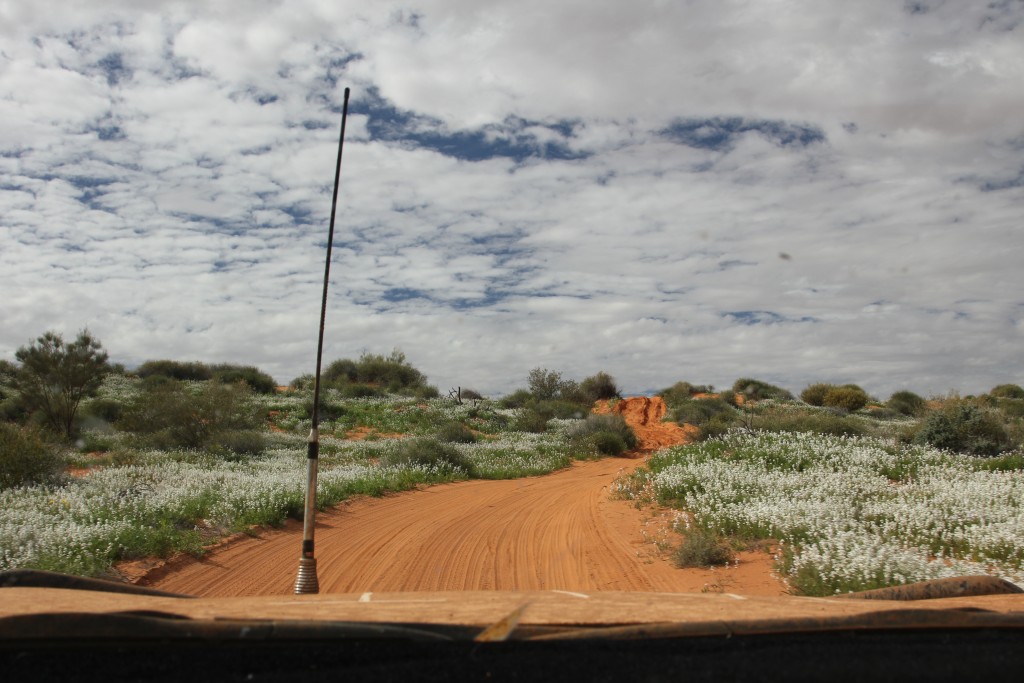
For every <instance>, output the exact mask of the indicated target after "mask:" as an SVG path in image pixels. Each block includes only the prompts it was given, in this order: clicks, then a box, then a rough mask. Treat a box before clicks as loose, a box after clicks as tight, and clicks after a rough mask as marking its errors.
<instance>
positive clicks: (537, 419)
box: [512, 407, 551, 434]
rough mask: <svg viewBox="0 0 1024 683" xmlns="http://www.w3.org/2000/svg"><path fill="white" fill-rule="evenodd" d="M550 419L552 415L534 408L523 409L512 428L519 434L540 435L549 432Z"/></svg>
mask: <svg viewBox="0 0 1024 683" xmlns="http://www.w3.org/2000/svg"><path fill="white" fill-rule="evenodd" d="M550 419H551V415H550V414H547V415H545V414H543V413H540V412H538V411H537V410H536V409H534V408H532V407H531V408H522V409H520V411H519V414H518V415H517V416H516V419H515V421H514V422H513V423H512V428H513V429H514V430H516V431H519V432H531V433H533V434H540V433H542V432H546V431H547V429H548V420H550Z"/></svg>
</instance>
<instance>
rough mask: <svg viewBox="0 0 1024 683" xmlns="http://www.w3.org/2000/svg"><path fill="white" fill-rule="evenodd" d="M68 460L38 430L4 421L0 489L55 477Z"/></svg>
mask: <svg viewBox="0 0 1024 683" xmlns="http://www.w3.org/2000/svg"><path fill="white" fill-rule="evenodd" d="M64 464H65V463H64V458H63V457H62V456H61V454H60V452H59V451H58V450H57V449H56V448H55V447H54V446H53V445H52V444H49V443H47V442H46V441H45V440H44V439H43V438H42V436H41V435H40V434H39V432H38V431H36V430H34V429H29V428H27V427H20V426H18V425H14V424H9V423H6V422H0V490H2V489H9V488H14V487H16V486H27V485H29V484H37V483H43V482H48V481H52V480H54V479H56V478H57V477H58V476H59V475H60V474H61V473H62V472H63V471H64Z"/></svg>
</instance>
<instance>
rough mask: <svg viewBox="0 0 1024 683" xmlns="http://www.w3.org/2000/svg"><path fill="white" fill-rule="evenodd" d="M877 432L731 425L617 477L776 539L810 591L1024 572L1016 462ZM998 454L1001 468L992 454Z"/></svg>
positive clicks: (740, 530) (641, 491)
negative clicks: (753, 428) (731, 428)
mask: <svg viewBox="0 0 1024 683" xmlns="http://www.w3.org/2000/svg"><path fill="white" fill-rule="evenodd" d="M1014 458H1016V459H1019V454H1018V455H1015V456H1010V457H1008V458H1006V459H1003V460H999V459H984V458H975V457H969V456H961V455H953V454H950V453H946V452H943V451H940V450H937V449H934V448H931V447H925V446H918V445H907V444H902V443H898V442H897V441H895V440H893V439H885V438H879V437H844V436H826V435H821V434H813V433H788V432H779V433H768V432H752V431H746V430H736V431H732V432H729V433H727V434H726V435H724V436H722V437H720V438H718V439H713V440H710V441H706V442H702V443H695V444H690V445H686V446H681V447H676V448H673V449H668V450H665V451H662V452H660V453H658V454H656V455H654V456H653V457H652V458H651V459H650V462H649V466H648V469H642V470H638V471H637V472H636V473H635V474H634V475H633V476H632V477H631V478H629V479H626V480H622V481H620V482H619V490H620V493H621V494H622V495H624V496H626V497H633V498H636V497H640V496H643V495H645V494H646V495H648V496H651V497H653V498H655V499H657V500H658V501H659V502H661V503H663V504H670V505H673V506H675V507H678V508H680V509H682V510H685V511H686V513H687V514H686V515H685V520H686V522H685V524H687V525H695V526H698V527H701V528H703V529H705V530H708V531H711V532H714V533H718V534H722V535H725V536H727V537H731V538H733V539H737V540H755V539H766V538H771V539H777V540H779V541H780V542H781V547H782V551H781V552H780V554H779V557H778V560H779V565H778V566H779V571H780V572H781V574H782V575H783V576H784V577H785V578H786V580H787V581H788V582H789V583H790V585H791V586H792V587H793V588H794V589H795V590H796V591H797V592H800V593H803V594H807V595H829V594H834V593H840V592H846V591H857V590H865V589H870V588H877V587H881V586H887V585H895V584H902V583H909V582H913V581H920V580H925V579H932V578H940V577H946V576H956V575H964V574H978V573H987V574H994V575H998V576H1001V577H1004V578H1007V579H1009V580H1012V581H1015V582H1018V583H1020V582H1021V581H1022V580H1024V472H1022V471H1020V470H1015V469H1012V468H1011V465H1012V464H1014V463H1015V462H1016V460H1015V459H1014ZM1001 462H1005V463H1007V467H1008V469H1007V471H1002V470H1001V469H1000V463H1001Z"/></svg>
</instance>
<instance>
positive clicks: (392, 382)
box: [293, 349, 438, 398]
mask: <svg viewBox="0 0 1024 683" xmlns="http://www.w3.org/2000/svg"><path fill="white" fill-rule="evenodd" d="M320 380H321V384H322V385H323V386H328V387H333V388H335V389H339V390H340V391H341V392H342V393H343V395H347V396H348V397H349V398H360V397H367V396H373V395H376V396H383V395H384V394H387V393H390V394H401V395H406V396H416V397H418V398H434V397H436V396H437V395H438V393H437V388H436V387H432V386H429V385H428V384H427V378H426V376H425V375H424V374H423V373H422V372H420V371H419V370H417V369H416V368H414V367H413V366H412V365H410V364H409V362H408V360H406V357H405V354H404V353H402V352H401V351H399V350H398V349H395V350H393V351H392V352H391V353H390V354H389V355H387V356H384V355H381V354H374V353H364V354H363V355H362V356H360V357H359V360H358V361H353V360H350V359H348V358H342V359H339V360H336V361H333V362H332V363H331V364H330V365H328V366H327V368H326V369H325V370H324V371H323V372H322V373H321V376H320ZM293 381H294V380H293ZM359 385H361V386H360V388H358V389H351V388H350V387H353V386H359ZM371 391H372V392H373V393H370V392H371Z"/></svg>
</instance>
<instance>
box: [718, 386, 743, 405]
mask: <svg viewBox="0 0 1024 683" xmlns="http://www.w3.org/2000/svg"><path fill="white" fill-rule="evenodd" d="M718 398H720V399H722V400H723V401H725V402H726V403H728V404H729V405H731V406H732V407H733V408H738V407H739V405H740V402H739V398H738V395H737V394H736V392H735V391H733V390H732V389H726V390H725V391H720V392H718Z"/></svg>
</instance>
